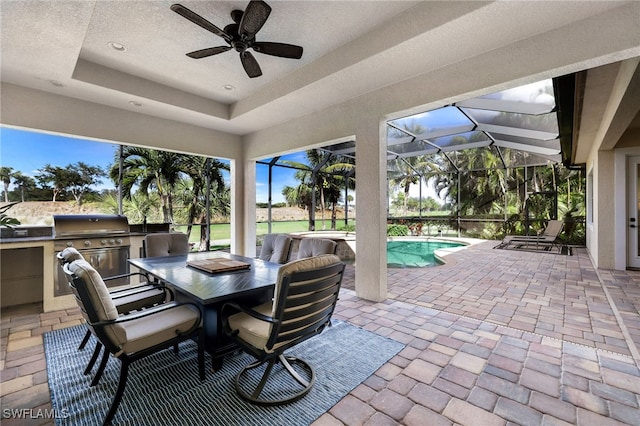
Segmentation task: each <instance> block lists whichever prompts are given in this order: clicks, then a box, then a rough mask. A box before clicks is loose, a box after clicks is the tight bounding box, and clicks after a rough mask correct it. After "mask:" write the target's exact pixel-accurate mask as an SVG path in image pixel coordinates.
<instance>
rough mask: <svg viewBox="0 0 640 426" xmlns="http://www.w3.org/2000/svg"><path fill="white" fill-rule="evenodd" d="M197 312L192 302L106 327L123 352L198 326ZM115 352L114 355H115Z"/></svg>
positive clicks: (198, 315) (128, 352) (158, 341)
mask: <svg viewBox="0 0 640 426" xmlns="http://www.w3.org/2000/svg"><path fill="white" fill-rule="evenodd" d="M199 321H200V313H199V311H198V309H197V308H196V307H195V306H193V305H180V306H177V307H175V308H171V309H166V310H162V311H160V312H158V313H154V314H151V315H148V316H146V317H142V318H138V319H135V320H131V321H125V322H121V323H118V324H115V325H110V326H107V328H110V329H111V330H112V332H113V336H114V343H115V344H116V345H118V346H119V347H120V348H121V351H122V352H124V353H126V354H132V353H135V352H138V351H140V350H143V349H147V348H150V347H152V346H155V345H159V344H161V343H164V342H166V341H168V340H171V339H173V338H174V337H176V336H177V335H178V334H186V333H189V332H190V331H192V330H193V329H194V328H195V327H197V326H198V325H199ZM117 355H119V354H116V356H117Z"/></svg>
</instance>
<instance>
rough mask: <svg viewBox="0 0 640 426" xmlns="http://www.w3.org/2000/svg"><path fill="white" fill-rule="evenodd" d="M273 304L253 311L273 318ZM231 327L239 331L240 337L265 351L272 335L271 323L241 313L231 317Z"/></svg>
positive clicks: (256, 307)
mask: <svg viewBox="0 0 640 426" xmlns="http://www.w3.org/2000/svg"><path fill="white" fill-rule="evenodd" d="M272 305H273V302H266V303H263V304H262V305H259V306H255V307H253V308H251V309H253V310H254V311H257V312H260V313H261V314H263V315H266V316H271V310H272ZM228 321H229V327H231V329H232V330H238V337H239V338H240V339H242V340H244V341H245V342H247V343H249V344H250V345H251V346H254V347H256V348H258V349H264V348H265V345H266V344H267V340H268V339H269V335H270V334H271V323H269V322H266V321H261V320H259V319H257V318H253V317H252V316H250V315H247V314H245V313H244V312H240V313H237V314H234V315H231V316H230V317H229V320H228Z"/></svg>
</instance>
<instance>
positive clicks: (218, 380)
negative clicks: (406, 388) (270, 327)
mask: <svg viewBox="0 0 640 426" xmlns="http://www.w3.org/2000/svg"><path fill="white" fill-rule="evenodd" d="M85 331H86V328H85V327H84V326H77V327H71V328H66V329H62V330H56V331H53V332H50V333H46V334H45V335H44V346H45V355H46V360H47V374H48V379H49V389H50V391H51V402H52V404H53V409H54V412H56V413H59V414H58V416H57V417H58V418H57V419H56V424H57V425H90V426H93V425H96V424H101V423H102V421H103V419H104V416H105V415H106V413H107V411H108V410H109V406H110V405H111V400H112V399H113V395H114V394H115V390H116V386H117V384H118V375H119V372H120V361H119V360H117V359H110V360H109V363H108V365H107V368H106V370H105V372H104V375H103V376H102V379H101V380H100V383H99V384H98V385H97V386H95V387H93V388H92V387H90V386H89V383H90V382H91V376H85V375H83V374H82V372H83V370H84V369H85V367H86V365H87V363H88V361H89V357H90V356H91V352H92V349H93V343H94V342H93V341H91V342H90V343H89V344H88V345H87V347H86V348H85V349H84V350H83V351H78V350H77V348H78V344H79V342H80V340H81V339H82V336H83V335H84V333H85ZM403 348H404V345H403V344H401V343H399V342H397V341H395V340H391V339H388V338H385V337H382V336H379V335H377V334H374V333H371V332H369V331H366V330H363V329H361V328H359V327H356V326H353V325H351V324H348V323H345V322H341V321H334V322H333V325H332V326H331V327H328V328H326V329H325V330H324V332H323V333H322V334H320V335H318V336H315V337H313V338H311V339H309V340H307V341H306V342H303V343H301V344H300V345H298V346H296V347H295V348H292V349H291V350H290V351H288V352H287V353H288V354H291V355H295V356H297V357H299V358H302V359H304V360H305V361H307V362H309V363H310V364H311V365H312V366H313V367H314V369H315V372H316V383H315V385H314V387H313V388H312V390H311V391H310V392H309V393H308V394H307V395H306V396H305V397H303V398H302V399H301V400H299V401H296V402H294V403H291V404H287V405H283V406H279V407H259V406H256V405H252V404H249V403H246V402H244V401H243V400H242V399H240V398H239V397H238V396H237V395H236V392H235V389H234V386H233V380H234V377H235V376H236V374H237V373H238V372H239V371H240V370H241V369H242V367H244V366H245V365H247V364H248V363H250V362H252V361H253V360H254V359H253V358H252V357H251V356H249V355H246V354H244V353H237V354H234V355H230V356H227V357H225V361H224V365H223V367H222V369H221V370H220V371H216V372H212V371H211V369H210V366H211V359H210V358H209V356H208V355H207V357H206V362H207V364H206V367H207V377H206V380H205V381H204V382H200V380H199V379H198V372H197V370H198V368H197V346H196V344H195V343H194V342H191V341H188V342H185V343H182V344H181V345H180V352H179V353H178V354H175V353H174V352H173V350H171V349H169V350H164V351H162V352H159V353H157V354H154V355H152V356H149V357H147V358H144V359H142V360H139V361H136V362H134V363H133V364H132V365H131V367H130V369H129V379H128V381H127V387H126V389H125V392H124V396H123V399H122V402H121V404H120V407H119V409H118V412H117V413H116V416H115V418H114V421H113V424H114V425H132V426H133V425H135V426H139V425H153V426H156V425H189V426H192V425H224V426H228V425H251V426H254V425H265V426H276V425H308V424H310V423H312V422H313V421H314V420H315V419H317V418H318V417H320V416H321V415H322V414H323V413H325V412H326V411H328V410H329V409H330V408H331V407H332V406H334V405H335V404H336V403H337V402H338V401H340V399H342V398H343V397H344V396H345V395H346V394H347V393H349V392H350V391H351V390H352V389H353V388H355V387H356V386H357V385H359V384H360V383H361V382H362V381H364V380H365V379H367V378H368V377H369V376H371V374H373V373H374V372H375V371H376V370H377V369H378V368H380V367H381V366H382V365H383V364H384V363H386V362H387V361H388V360H389V359H390V358H391V357H393V356H394V355H395V354H397V353H398V352H399V351H400V350H401V349H403Z"/></svg>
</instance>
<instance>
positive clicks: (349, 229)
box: [338, 223, 356, 232]
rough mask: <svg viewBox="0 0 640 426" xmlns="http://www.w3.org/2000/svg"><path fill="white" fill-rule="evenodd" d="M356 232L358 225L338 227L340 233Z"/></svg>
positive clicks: (351, 224)
mask: <svg viewBox="0 0 640 426" xmlns="http://www.w3.org/2000/svg"><path fill="white" fill-rule="evenodd" d="M355 230H356V225H355V224H354V223H350V224H348V225H342V226H339V227H338V231H343V232H355Z"/></svg>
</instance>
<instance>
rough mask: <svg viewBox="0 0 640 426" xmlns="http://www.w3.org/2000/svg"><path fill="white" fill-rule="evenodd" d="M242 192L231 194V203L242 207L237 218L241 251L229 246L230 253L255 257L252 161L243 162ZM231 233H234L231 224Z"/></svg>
mask: <svg viewBox="0 0 640 426" xmlns="http://www.w3.org/2000/svg"><path fill="white" fill-rule="evenodd" d="M243 165H244V167H243V170H242V176H243V179H244V181H243V184H242V185H241V186H242V188H243V192H242V193H240V194H237V195H236V196H234V195H233V194H232V203H234V202H235V203H237V204H241V205H242V206H243V211H242V215H241V216H239V217H237V223H238V225H237V226H238V227H240V228H242V231H239V241H241V243H240V242H239V243H238V244H239V247H241V249H239V250H234V248H233V246H231V252H232V253H235V254H241V255H243V256H247V257H255V255H256V162H255V161H253V160H245V161H244V162H243ZM231 232H234V227H233V224H232V225H231ZM240 233H241V234H240Z"/></svg>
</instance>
